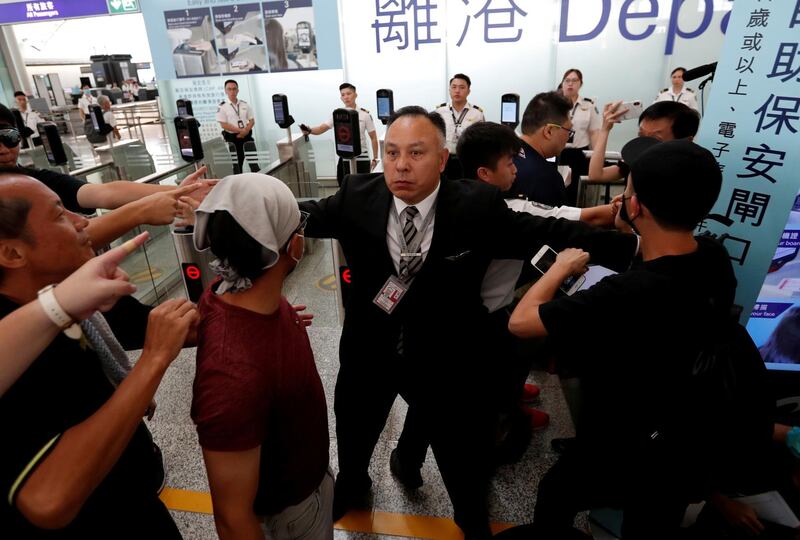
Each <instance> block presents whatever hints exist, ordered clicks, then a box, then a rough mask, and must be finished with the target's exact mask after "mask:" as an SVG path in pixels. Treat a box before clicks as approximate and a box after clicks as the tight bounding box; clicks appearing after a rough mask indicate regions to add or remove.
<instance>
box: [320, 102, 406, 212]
mask: <svg viewBox="0 0 800 540" xmlns="http://www.w3.org/2000/svg"><path fill="white" fill-rule="evenodd" d="M345 109H351V108H350V107H345ZM351 110H353V109H351ZM356 110H357V111H358V126H359V131H360V133H361V155H362V156H369V153H368V151H367V148H369V146H370V145H369V144H368V142H369V141H371V139H370V138H369V135H368V134H369V133H373V132H374V131H375V122H373V121H372V115H371V114H370V113H369V111H368V110H367V109H362V108H358V109H356ZM322 125H323V126H327V127H328V129H331V128H333V115H331V117H330V118H328V120H327V121H325V122H323V123H322ZM372 157H374V158H375V159H378V156H372ZM404 208H405V207H404Z"/></svg>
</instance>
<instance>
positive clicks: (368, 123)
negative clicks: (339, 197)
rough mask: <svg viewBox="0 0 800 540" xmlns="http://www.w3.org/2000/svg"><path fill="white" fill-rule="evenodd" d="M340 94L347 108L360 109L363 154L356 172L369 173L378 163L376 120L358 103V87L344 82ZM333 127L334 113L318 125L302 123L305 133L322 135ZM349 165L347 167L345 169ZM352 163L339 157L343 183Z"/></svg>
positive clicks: (340, 176) (358, 159)
mask: <svg viewBox="0 0 800 540" xmlns="http://www.w3.org/2000/svg"><path fill="white" fill-rule="evenodd" d="M339 96H340V97H341V98H342V103H343V104H344V108H345V109H353V110H355V111H358V125H359V131H360V132H361V155H360V156H358V158H357V161H356V172H358V173H368V172H370V171H371V170H372V169H374V168H375V165H377V164H378V134H377V133H376V131H375V122H373V121H372V115H371V114H370V113H369V111H368V110H367V109H363V108H360V107H359V106H358V105H356V98H357V97H358V94H357V93H356V87H355V86H353V85H352V84H350V83H342V84H341V85H339ZM332 127H333V115H331V117H330V118H329V119H328V120H327V121H326V122H323V123H321V124H320V125H318V126H316V127H313V128H312V127H308V126H307V125H305V124H300V129H301V130H302V131H303V133H304V134H305V135H322V134H323V133H325V132H326V131H328V130H329V129H331V128H332ZM367 134H369V138H370V139H371V142H372V161H370V160H369V152H368V151H367ZM345 167H347V169H345ZM349 167H350V164H349V162H345V161H343V160H342V158H339V161H338V163H337V164H336V181H337V182H338V183H339V185H342V180H343V179H344V175H345V174H350V172H351V171H350V169H349Z"/></svg>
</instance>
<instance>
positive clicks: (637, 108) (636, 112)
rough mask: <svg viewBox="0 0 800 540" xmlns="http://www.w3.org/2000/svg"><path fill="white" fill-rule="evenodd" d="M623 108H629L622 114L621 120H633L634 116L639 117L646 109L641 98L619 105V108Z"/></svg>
mask: <svg viewBox="0 0 800 540" xmlns="http://www.w3.org/2000/svg"><path fill="white" fill-rule="evenodd" d="M622 109H628V112H626V113H625V114H623V115H622V116H620V117H619V119H620V120H632V119H633V118H639V116H641V114H642V111H643V110H644V109H642V102H641V101H639V100H636V101H630V102H625V103H623V104H622V105H620V106H619V110H622Z"/></svg>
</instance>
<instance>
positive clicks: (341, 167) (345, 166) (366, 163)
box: [336, 158, 372, 186]
mask: <svg viewBox="0 0 800 540" xmlns="http://www.w3.org/2000/svg"><path fill="white" fill-rule="evenodd" d="M371 163H372V162H371V161H370V160H369V159H360V158H359V159H356V173H357V174H364V173H368V172H370V170H369V169H370V166H371ZM348 174H354V173H353V171H351V170H350V160H349V159H342V158H339V161H338V162H336V183H337V184H339V186H341V185H342V180H344V177H345V176H347V175H348Z"/></svg>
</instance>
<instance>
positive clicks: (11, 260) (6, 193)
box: [0, 170, 94, 301]
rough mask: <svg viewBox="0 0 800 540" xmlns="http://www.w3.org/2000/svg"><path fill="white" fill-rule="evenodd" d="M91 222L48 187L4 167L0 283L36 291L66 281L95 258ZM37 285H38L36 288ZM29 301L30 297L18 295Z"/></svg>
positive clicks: (1, 178) (0, 199)
mask: <svg viewBox="0 0 800 540" xmlns="http://www.w3.org/2000/svg"><path fill="white" fill-rule="evenodd" d="M87 224H88V220H87V219H86V218H84V217H82V216H79V215H77V214H74V213H72V212H69V211H67V210H66V209H64V205H63V204H62V203H61V199H59V198H58V195H56V194H55V193H54V192H53V191H52V190H50V189H49V188H48V187H47V186H45V185H44V184H42V183H41V182H39V181H38V180H36V179H35V178H31V177H30V176H25V175H24V174H22V173H20V172H17V171H8V170H5V171H3V170H0V283H1V284H2V286H3V289H4V290H5V289H6V288H7V287H8V288H9V289H14V288H15V287H16V288H18V289H19V290H26V291H28V292H30V290H31V289H32V290H33V293H32V294H34V295H35V292H36V290H38V288H41V287H44V286H45V285H48V284H50V283H55V282H58V281H62V280H63V279H65V278H66V277H67V276H68V275H69V274H71V273H72V272H74V271H75V270H77V269H78V268H79V267H80V266H81V265H82V264H83V263H85V262H86V261H88V260H89V259H90V258H92V257H93V256H94V251H93V250H92V244H91V242H90V241H89V237H88V235H87V234H86V232H85V231H84V229H85V228H86V225H87ZM35 287H38V288H35ZM19 299H20V300H25V301H27V298H25V297H23V298H19Z"/></svg>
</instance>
